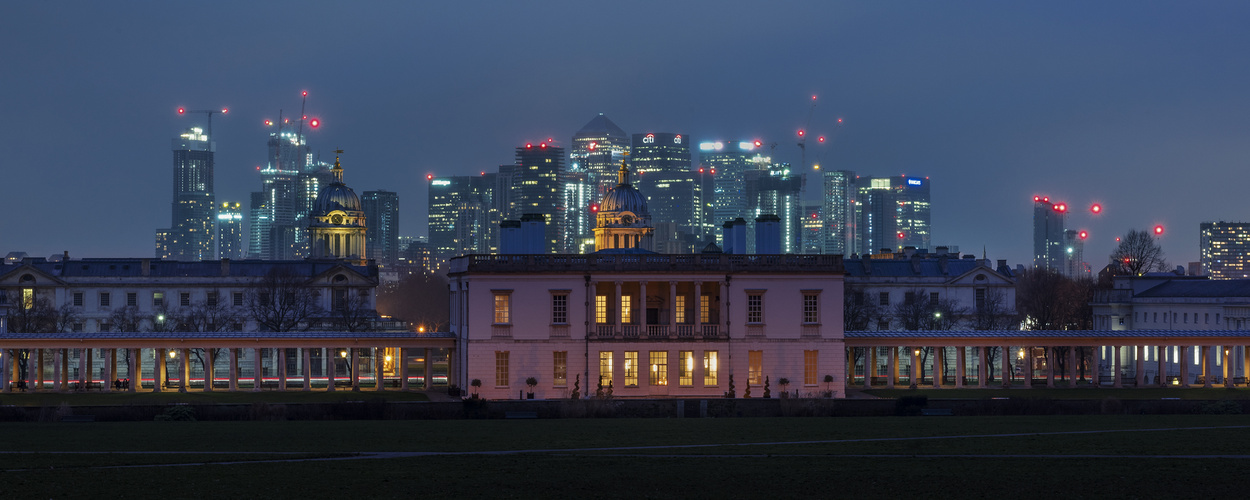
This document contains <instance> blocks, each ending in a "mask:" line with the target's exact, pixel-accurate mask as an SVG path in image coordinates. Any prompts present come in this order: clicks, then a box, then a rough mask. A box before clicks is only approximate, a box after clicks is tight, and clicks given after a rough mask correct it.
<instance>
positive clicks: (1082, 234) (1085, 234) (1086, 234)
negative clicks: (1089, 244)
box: [1076, 231, 1089, 239]
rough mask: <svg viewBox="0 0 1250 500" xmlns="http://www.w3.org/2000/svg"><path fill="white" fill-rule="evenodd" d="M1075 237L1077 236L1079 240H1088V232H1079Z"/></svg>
mask: <svg viewBox="0 0 1250 500" xmlns="http://www.w3.org/2000/svg"><path fill="white" fill-rule="evenodd" d="M1076 235H1077V237H1079V238H1081V239H1085V238H1088V237H1089V232H1088V231H1081V232H1079V233H1077V234H1076Z"/></svg>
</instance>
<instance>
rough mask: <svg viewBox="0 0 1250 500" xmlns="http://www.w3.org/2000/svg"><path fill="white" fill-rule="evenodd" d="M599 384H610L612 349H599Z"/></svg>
mask: <svg viewBox="0 0 1250 500" xmlns="http://www.w3.org/2000/svg"><path fill="white" fill-rule="evenodd" d="M599 385H602V386H603V387H608V386H610V385H612V351H599Z"/></svg>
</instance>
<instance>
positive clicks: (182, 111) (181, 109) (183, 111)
mask: <svg viewBox="0 0 1250 500" xmlns="http://www.w3.org/2000/svg"><path fill="white" fill-rule="evenodd" d="M186 112H187V109H186V108H178V114H180V115H181V114H183V113H186Z"/></svg>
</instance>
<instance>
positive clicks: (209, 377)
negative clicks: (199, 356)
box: [204, 347, 217, 392]
mask: <svg viewBox="0 0 1250 500" xmlns="http://www.w3.org/2000/svg"><path fill="white" fill-rule="evenodd" d="M213 350H214V348H211V347H208V348H205V349H204V392H213V376H214V375H215V373H214V370H213V365H214V364H216V363H217V358H216V356H213Z"/></svg>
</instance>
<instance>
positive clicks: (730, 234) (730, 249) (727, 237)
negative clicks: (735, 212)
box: [720, 220, 735, 254]
mask: <svg viewBox="0 0 1250 500" xmlns="http://www.w3.org/2000/svg"><path fill="white" fill-rule="evenodd" d="M720 241H721V243H722V245H721V252H722V253H727V254H733V253H735V252H734V221H731V220H727V221H725V223H724V224H722V225H721V228H720Z"/></svg>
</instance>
